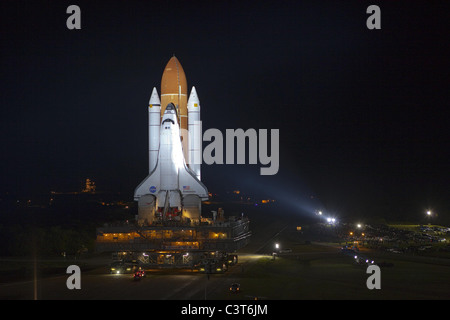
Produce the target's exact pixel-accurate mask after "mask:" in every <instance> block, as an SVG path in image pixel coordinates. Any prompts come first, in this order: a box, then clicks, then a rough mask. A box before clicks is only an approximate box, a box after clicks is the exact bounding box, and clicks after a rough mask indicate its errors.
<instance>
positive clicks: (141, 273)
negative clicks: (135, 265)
mask: <svg viewBox="0 0 450 320" xmlns="http://www.w3.org/2000/svg"><path fill="white" fill-rule="evenodd" d="M143 277H145V271H144V270H143V269H141V268H139V269H138V270H137V271H136V272H135V273H134V275H133V279H134V280H135V281H139V280H141V279H142V278H143Z"/></svg>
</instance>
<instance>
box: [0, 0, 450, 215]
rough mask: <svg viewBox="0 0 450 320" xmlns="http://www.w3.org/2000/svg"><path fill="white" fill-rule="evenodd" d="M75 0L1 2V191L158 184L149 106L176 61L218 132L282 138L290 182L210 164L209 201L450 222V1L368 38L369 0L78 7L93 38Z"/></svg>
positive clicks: (389, 18) (399, 10)
mask: <svg viewBox="0 0 450 320" xmlns="http://www.w3.org/2000/svg"><path fill="white" fill-rule="evenodd" d="M70 4H72V3H71V2H67V1H62V2H57V3H56V2H50V1H4V2H2V3H1V4H0V8H1V19H0V23H1V27H2V30H3V37H2V39H1V47H2V50H1V57H2V59H1V61H2V64H1V70H2V91H1V94H0V96H1V99H2V100H1V101H2V106H3V107H2V110H1V111H2V114H1V121H2V123H1V128H2V139H1V148H2V149H1V150H2V169H1V170H2V171H1V176H2V184H1V190H0V192H2V193H5V192H9V193H14V194H18V195H22V194H36V193H45V192H49V191H51V190H53V191H77V190H79V189H80V188H81V186H82V185H83V183H84V180H85V179H86V178H90V179H92V180H94V181H95V182H96V185H97V190H98V191H105V192H120V193H121V194H129V198H130V199H132V197H133V192H134V188H135V187H136V186H137V185H138V184H139V183H140V182H141V181H142V179H143V178H145V176H146V175H147V173H148V153H147V143H148V141H147V139H148V137H147V104H148V99H149V97H150V94H151V91H152V88H153V87H156V88H157V89H158V92H159V93H160V87H159V86H160V81H161V75H162V71H163V69H164V66H165V65H166V63H167V62H168V60H169V59H170V57H171V56H172V55H173V54H175V55H176V56H177V58H178V59H179V60H180V62H181V64H182V66H183V68H184V71H185V72H186V76H187V82H188V88H189V89H188V90H189V91H190V89H191V87H192V86H193V85H194V86H195V87H196V89H197V92H198V95H199V98H200V102H201V106H202V111H201V116H202V121H203V131H205V130H207V129H208V128H218V129H220V130H221V131H224V130H225V129H227V128H229V129H237V128H242V129H244V130H246V129H249V128H255V129H256V130H258V129H268V130H270V129H279V130H280V162H279V163H280V168H279V172H278V174H277V175H275V176H260V175H259V169H260V167H261V166H262V165H260V164H258V165H210V166H209V165H203V166H202V180H203V182H204V184H205V185H206V186H207V187H208V189H209V190H211V191H213V192H214V191H216V190H219V191H222V192H223V191H224V190H233V189H235V188H241V189H242V190H244V191H246V192H249V193H258V194H261V195H271V196H272V197H273V198H275V199H280V201H285V202H286V205H288V206H289V205H291V206H292V208H295V207H296V206H298V207H299V208H300V207H303V209H304V208H306V207H307V208H309V210H312V208H313V206H317V207H323V208H325V209H327V210H330V211H334V212H340V213H342V214H351V215H358V214H365V215H369V216H370V215H379V214H382V215H384V214H385V215H386V216H392V215H400V216H406V217H408V214H412V213H414V214H417V215H419V214H420V212H425V210H427V209H429V208H430V209H432V210H433V211H435V212H439V214H441V215H442V216H450V200H449V197H448V195H449V190H450V164H449V163H450V161H449V156H450V153H449V149H450V148H449V142H450V133H449V131H448V127H449V118H448V115H449V112H448V108H449V102H448V101H449V99H448V98H449V90H448V84H449V79H448V71H449V59H448V56H449V53H450V52H449V51H450V50H449V46H448V41H446V39H448V11H449V4H448V2H444V1H433V2H429V1H427V2H424V1H417V2H410V1H396V2H395V3H391V2H387V1H381V2H379V3H377V5H379V6H380V8H381V21H382V22H381V26H382V28H381V30H368V29H367V28H366V19H367V17H368V16H369V15H368V14H366V8H367V7H368V6H369V5H370V4H372V3H369V2H366V1H362V2H361V1H339V2H337V1H324V2H320V4H319V3H317V2H314V1H306V2H301V3H299V2H298V1H283V2H282V3H277V2H270V1H260V2H258V3H254V2H251V3H250V2H248V3H247V2H244V3H241V2H240V3H237V2H236V3H234V2H225V1H218V2H214V3H209V2H202V1H192V2H191V1H190V2H171V3H165V2H157V4H153V5H152V4H151V3H150V2H149V3H147V2H141V1H135V2H133V1H131V2H126V3H124V2H122V1H121V2H115V1H112V2H110V1H108V2H107V3H100V4H99V3H95V4H94V3H91V2H85V1H78V3H77V5H78V6H80V8H81V12H82V13H81V22H82V29H81V30H68V29H67V28H66V19H67V18H68V16H69V15H68V14H66V8H67V7H68V6H69V5H70ZM238 4H239V5H238ZM208 144H209V143H208V142H204V145H203V146H204V147H205V146H206V145H208ZM290 202H292V204H290Z"/></svg>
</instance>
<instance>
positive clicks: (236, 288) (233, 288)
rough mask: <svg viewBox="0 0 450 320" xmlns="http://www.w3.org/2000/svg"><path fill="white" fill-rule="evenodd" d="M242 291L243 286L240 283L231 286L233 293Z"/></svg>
mask: <svg viewBox="0 0 450 320" xmlns="http://www.w3.org/2000/svg"><path fill="white" fill-rule="evenodd" d="M240 291H241V285H240V284H239V283H233V284H232V285H231V286H230V292H231V293H239V292H240Z"/></svg>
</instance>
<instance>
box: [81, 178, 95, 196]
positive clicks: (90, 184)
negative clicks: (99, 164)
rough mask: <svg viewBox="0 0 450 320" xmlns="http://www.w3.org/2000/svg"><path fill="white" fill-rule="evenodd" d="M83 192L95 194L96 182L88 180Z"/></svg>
mask: <svg viewBox="0 0 450 320" xmlns="http://www.w3.org/2000/svg"><path fill="white" fill-rule="evenodd" d="M81 192H86V193H95V182H94V181H92V180H91V179H86V185H85V187H84V189H83V190H81Z"/></svg>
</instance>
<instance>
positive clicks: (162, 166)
mask: <svg viewBox="0 0 450 320" xmlns="http://www.w3.org/2000/svg"><path fill="white" fill-rule="evenodd" d="M148 122H149V130H148V134H149V174H148V176H147V177H146V178H145V179H144V180H143V181H142V182H141V183H140V184H139V185H138V187H137V188H136V189H135V192H134V200H135V201H137V202H138V217H137V222H138V224H139V225H151V224H154V223H164V222H167V221H175V222H183V223H196V222H198V221H199V220H200V218H201V202H202V201H205V200H208V190H207V188H206V187H205V185H204V184H203V183H202V182H201V180H200V179H201V172H200V163H201V151H202V147H201V146H202V133H201V122H200V101H199V99H198V95H197V91H196V89H195V87H192V90H191V93H190V95H189V99H187V81H186V75H185V73H184V70H183V68H182V66H181V64H180V62H179V61H178V59H177V58H176V57H175V56H173V57H172V58H171V59H170V60H169V62H168V63H167V65H166V68H165V69H164V72H163V76H162V79H161V99H160V98H159V96H158V92H157V90H156V88H153V91H152V94H151V97H150V101H149V106H148Z"/></svg>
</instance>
